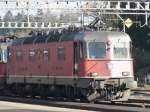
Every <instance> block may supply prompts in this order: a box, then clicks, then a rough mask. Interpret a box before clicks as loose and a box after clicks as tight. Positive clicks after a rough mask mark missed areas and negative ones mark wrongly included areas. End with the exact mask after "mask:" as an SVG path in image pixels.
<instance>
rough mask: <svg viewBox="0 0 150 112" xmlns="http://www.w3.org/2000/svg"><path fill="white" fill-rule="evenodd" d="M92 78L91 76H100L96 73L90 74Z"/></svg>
mask: <svg viewBox="0 0 150 112" xmlns="http://www.w3.org/2000/svg"><path fill="white" fill-rule="evenodd" d="M90 76H91V77H97V76H98V73H96V72H93V73H90Z"/></svg>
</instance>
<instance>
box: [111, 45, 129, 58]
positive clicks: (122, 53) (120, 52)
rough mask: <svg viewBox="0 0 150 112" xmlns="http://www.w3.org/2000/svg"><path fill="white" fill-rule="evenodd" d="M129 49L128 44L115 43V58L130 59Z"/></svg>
mask: <svg viewBox="0 0 150 112" xmlns="http://www.w3.org/2000/svg"><path fill="white" fill-rule="evenodd" d="M128 49H129V47H128V44H127V43H126V42H121V43H115V44H114V47H113V54H114V58H128Z"/></svg>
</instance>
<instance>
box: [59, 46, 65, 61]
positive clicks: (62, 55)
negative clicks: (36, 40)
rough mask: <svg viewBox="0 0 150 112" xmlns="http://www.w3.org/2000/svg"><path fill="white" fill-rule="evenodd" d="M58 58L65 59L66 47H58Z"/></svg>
mask: <svg viewBox="0 0 150 112" xmlns="http://www.w3.org/2000/svg"><path fill="white" fill-rule="evenodd" d="M57 58H58V60H65V48H63V47H61V48H58V49H57Z"/></svg>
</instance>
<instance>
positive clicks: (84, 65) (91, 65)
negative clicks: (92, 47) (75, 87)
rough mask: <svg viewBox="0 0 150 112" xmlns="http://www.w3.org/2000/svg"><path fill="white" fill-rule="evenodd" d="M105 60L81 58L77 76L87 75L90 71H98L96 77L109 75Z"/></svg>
mask: <svg viewBox="0 0 150 112" xmlns="http://www.w3.org/2000/svg"><path fill="white" fill-rule="evenodd" d="M108 62H109V61H107V60H83V61H81V62H80V64H79V76H83V77H89V76H90V73H95V72H96V73H98V77H108V76H110V71H109V69H108V67H107V63H108Z"/></svg>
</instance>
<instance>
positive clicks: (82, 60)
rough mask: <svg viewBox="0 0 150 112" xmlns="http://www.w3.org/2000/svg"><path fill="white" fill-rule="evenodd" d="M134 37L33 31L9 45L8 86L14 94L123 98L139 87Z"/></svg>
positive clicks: (106, 33) (94, 32)
mask: <svg viewBox="0 0 150 112" xmlns="http://www.w3.org/2000/svg"><path fill="white" fill-rule="evenodd" d="M130 45H131V40H130V37H129V36H128V35H127V34H125V33H122V32H98V31H93V32H91V31H89V32H87V31H73V32H69V31H68V32H67V31H65V32H57V31H53V32H52V31H51V32H49V34H42V35H33V36H32V37H27V38H20V39H16V40H14V41H13V43H12V45H11V46H9V47H8V50H9V57H8V60H9V61H8V63H7V78H6V79H7V81H6V82H7V86H8V87H10V88H9V89H10V90H11V91H13V92H14V93H15V94H24V95H32V96H36V95H40V96H53V97H65V98H80V99H87V100H89V101H93V100H95V99H97V98H103V99H106V100H121V99H122V100H123V99H124V98H127V97H128V96H129V93H130V92H129V90H130V88H131V87H133V85H134V76H133V64H132V58H131V53H130Z"/></svg>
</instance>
